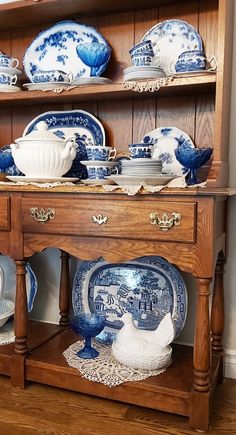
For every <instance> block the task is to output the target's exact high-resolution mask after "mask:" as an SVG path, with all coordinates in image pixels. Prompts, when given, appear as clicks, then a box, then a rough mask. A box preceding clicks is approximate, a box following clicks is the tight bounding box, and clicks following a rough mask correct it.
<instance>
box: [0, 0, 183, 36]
mask: <svg viewBox="0 0 236 435" xmlns="http://www.w3.org/2000/svg"><path fill="white" fill-rule="evenodd" d="M185 1H189V0H185ZM171 3H172V4H173V3H175V4H176V3H183V0H146V2H145V8H148V7H158V6H163V5H168V4H171ZM143 7H144V6H143V0H129V1H128V2H127V1H126V0H120V1H118V2H114V0H92V1H85V0H76V1H75V0H66V1H65V0H21V1H16V2H14V3H6V4H3V5H0V26H1V29H2V30H3V29H15V28H19V27H26V26H27V27H28V26H33V25H36V24H43V23H48V22H52V21H53V22H56V21H59V20H64V19H75V18H80V17H86V16H98V15H102V14H108V13H112V12H119V11H127V10H132V9H134V8H135V9H142V8H143Z"/></svg>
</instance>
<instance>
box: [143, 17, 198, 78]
mask: <svg viewBox="0 0 236 435" xmlns="http://www.w3.org/2000/svg"><path fill="white" fill-rule="evenodd" d="M147 40H151V41H152V44H153V50H154V53H155V57H156V58H159V59H160V65H159V67H161V68H163V70H164V71H165V73H166V74H169V68H170V62H171V61H173V62H174V63H175V62H176V61H177V59H178V56H179V55H180V54H181V53H183V52H184V51H187V50H202V49H203V44H202V39H201V37H200V35H199V33H198V32H197V30H196V29H195V28H194V27H193V26H192V25H191V24H189V23H187V22H186V21H183V20H178V19H173V20H166V21H162V22H161V23H158V24H156V25H155V26H153V27H152V28H151V29H150V30H148V32H147V33H145V35H144V36H143V38H142V40H141V41H147Z"/></svg>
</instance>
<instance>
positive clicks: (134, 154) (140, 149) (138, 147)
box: [128, 143, 153, 159]
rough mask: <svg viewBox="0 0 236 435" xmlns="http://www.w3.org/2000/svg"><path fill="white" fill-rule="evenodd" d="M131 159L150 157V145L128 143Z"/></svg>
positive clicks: (151, 148)
mask: <svg viewBox="0 0 236 435" xmlns="http://www.w3.org/2000/svg"><path fill="white" fill-rule="evenodd" d="M128 148H129V154H130V157H131V158H132V159H150V158H151V157H152V150H153V147H152V145H148V144H145V143H131V144H129V145H128Z"/></svg>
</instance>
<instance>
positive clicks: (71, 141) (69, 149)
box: [61, 136, 76, 160]
mask: <svg viewBox="0 0 236 435" xmlns="http://www.w3.org/2000/svg"><path fill="white" fill-rule="evenodd" d="M69 156H70V158H71V160H74V158H75V156H76V149H75V137H74V136H70V137H68V138H67V139H66V142H65V148H64V150H63V151H62V154H61V157H62V159H67V158H68V157H69Z"/></svg>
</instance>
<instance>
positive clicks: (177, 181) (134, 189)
mask: <svg viewBox="0 0 236 435" xmlns="http://www.w3.org/2000/svg"><path fill="white" fill-rule="evenodd" d="M206 185H207V183H206V181H204V182H203V183H200V184H193V185H191V186H187V183H186V181H185V175H183V176H182V177H177V178H174V179H173V180H171V181H169V183H167V184H165V185H164V186H150V185H148V184H146V183H145V182H144V181H140V183H139V184H137V185H119V184H117V185H113V184H111V185H110V184H108V185H104V186H102V187H103V189H104V190H106V191H107V192H112V191H113V190H115V189H121V190H122V191H123V192H124V193H126V194H127V195H130V196H133V195H136V194H137V193H138V192H140V191H141V190H142V189H144V190H146V192H150V193H157V192H160V191H161V190H162V189H164V188H165V187H169V188H185V187H188V188H189V187H190V188H194V187H206Z"/></svg>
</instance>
